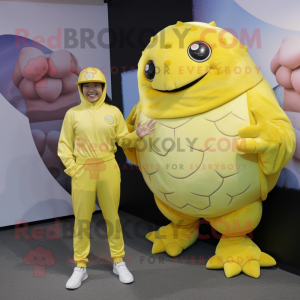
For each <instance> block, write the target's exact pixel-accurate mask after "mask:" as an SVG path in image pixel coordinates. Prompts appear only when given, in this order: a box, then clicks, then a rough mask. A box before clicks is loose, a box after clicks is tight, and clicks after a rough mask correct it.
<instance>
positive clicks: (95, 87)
mask: <svg viewBox="0 0 300 300" xmlns="http://www.w3.org/2000/svg"><path fill="white" fill-rule="evenodd" d="M102 91H103V90H102V83H100V82H88V83H83V84H82V94H83V96H84V97H85V99H87V100H89V101H90V102H95V101H97V100H99V99H100V97H101V95H102Z"/></svg>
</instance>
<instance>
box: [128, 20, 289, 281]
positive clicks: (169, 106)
mask: <svg viewBox="0 0 300 300" xmlns="http://www.w3.org/2000/svg"><path fill="white" fill-rule="evenodd" d="M138 83H139V93H140V101H139V103H137V105H135V106H134V108H133V110H132V112H131V113H130V115H129V117H128V118H127V120H126V122H127V124H128V129H129V131H130V132H132V131H133V130H134V129H135V127H136V125H137V122H138V121H140V122H141V123H142V124H144V123H146V122H148V121H149V120H150V119H152V118H153V119H155V121H156V122H157V123H156V131H155V132H154V133H153V134H151V135H149V136H146V137H144V138H143V141H142V142H140V143H138V144H137V146H136V147H135V148H134V149H133V148H131V149H124V151H125V154H126V155H127V157H128V158H129V159H130V160H131V161H132V162H133V163H138V164H139V168H140V170H141V172H142V174H143V177H144V179H145V181H146V183H147V185H148V187H149V188H150V189H151V191H152V192H153V194H154V199H155V201H156V204H157V206H158V208H159V209H160V210H161V212H162V213H163V214H164V215H165V216H166V217H167V218H168V219H169V220H170V221H171V223H170V224H169V225H167V226H163V227H161V228H160V229H159V230H158V231H156V232H150V233H148V234H147V236H146V237H147V238H148V239H149V240H150V241H152V242H153V247H152V253H153V254H155V253H160V252H164V251H166V252H167V253H168V254H169V255H171V256H177V255H179V254H180V253H181V252H182V251H183V250H184V249H186V248H187V247H189V246H191V245H192V244H193V243H194V242H195V241H196V240H197V238H198V227H199V219H200V218H204V219H205V220H207V221H209V222H210V224H211V226H212V227H213V228H214V229H216V230H217V231H218V232H220V233H222V234H223V235H222V238H221V239H220V242H219V244H218V246H217V248H216V255H215V256H213V257H212V258H210V260H209V261H208V262H207V265H206V266H207V268H209V269H224V272H225V275H226V276H227V277H232V276H235V275H237V274H239V273H240V272H244V273H245V274H247V275H249V276H252V277H255V278H258V277H259V276H260V267H261V266H263V267H267V266H273V265H275V264H276V262H275V260H274V259H273V258H272V257H271V256H269V255H268V254H266V253H263V252H261V250H260V249H259V247H258V246H257V245H256V244H255V243H254V242H253V241H252V240H251V239H250V238H249V237H248V236H247V233H249V232H251V231H253V229H254V228H255V227H256V226H257V225H258V224H259V222H260V219H261V215H262V201H263V200H265V199H266V198H267V194H268V192H269V191H270V190H271V189H272V188H273V187H274V186H275V184H276V181H277V179H278V177H279V174H280V170H281V169H282V168H283V167H284V166H285V165H286V164H287V163H288V161H289V160H290V158H291V157H292V155H293V153H294V151H295V133H294V130H293V128H292V125H291V122H290V121H289V119H288V118H287V116H286V115H285V113H284V112H283V111H282V109H281V108H280V107H279V105H278V103H277V101H276V98H275V95H274V93H273V90H272V88H271V87H270V85H269V84H268V82H267V81H266V80H265V79H263V77H262V74H261V73H260V71H259V68H257V67H256V66H255V64H254V62H253V61H252V59H251V57H250V56H249V55H248V53H247V49H246V47H244V46H243V45H242V44H241V43H240V42H239V41H238V40H237V39H236V38H235V37H234V36H232V35H231V34H230V33H228V32H226V31H225V30H223V29H221V28H218V27H216V24H215V23H214V22H212V23H210V24H205V23H196V22H191V23H182V22H177V24H175V25H172V26H169V27H167V28H165V29H164V30H162V31H161V32H159V33H158V34H157V35H156V36H154V37H152V38H151V40H150V43H149V45H148V46H147V47H146V49H145V51H143V55H142V57H141V59H140V61H139V65H138Z"/></svg>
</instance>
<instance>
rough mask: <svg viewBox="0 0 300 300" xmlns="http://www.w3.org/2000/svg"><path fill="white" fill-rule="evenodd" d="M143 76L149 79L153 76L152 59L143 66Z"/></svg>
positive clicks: (153, 66) (153, 65)
mask: <svg viewBox="0 0 300 300" xmlns="http://www.w3.org/2000/svg"><path fill="white" fill-rule="evenodd" d="M145 76H146V78H147V79H148V80H149V81H152V80H153V79H154V77H155V64H154V61H152V60H149V61H148V62H147V64H146V66H145Z"/></svg>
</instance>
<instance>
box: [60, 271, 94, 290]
mask: <svg viewBox="0 0 300 300" xmlns="http://www.w3.org/2000/svg"><path fill="white" fill-rule="evenodd" d="M88 277H89V276H88V274H85V276H84V277H83V278H82V281H81V282H80V284H79V285H78V286H76V287H67V286H66V288H67V289H68V290H76V289H78V288H79V287H80V286H81V283H82V282H83V281H85V280H87V279H88Z"/></svg>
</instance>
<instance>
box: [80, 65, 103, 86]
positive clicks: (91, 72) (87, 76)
mask: <svg viewBox="0 0 300 300" xmlns="http://www.w3.org/2000/svg"><path fill="white" fill-rule="evenodd" d="M87 82H102V83H106V79H105V76H104V74H103V73H102V72H101V71H100V70H99V69H97V68H93V67H89V68H86V69H83V70H82V71H81V72H80V74H79V77H78V81H77V82H76V84H81V83H87Z"/></svg>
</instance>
